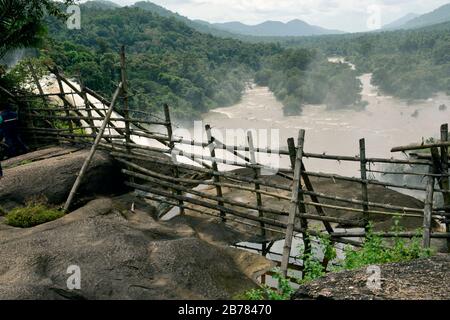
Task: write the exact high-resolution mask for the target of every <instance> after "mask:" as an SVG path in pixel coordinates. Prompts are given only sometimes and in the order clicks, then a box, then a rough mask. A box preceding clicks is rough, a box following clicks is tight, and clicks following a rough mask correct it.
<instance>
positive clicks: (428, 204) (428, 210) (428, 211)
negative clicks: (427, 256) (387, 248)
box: [423, 166, 434, 248]
mask: <svg viewBox="0 0 450 320" xmlns="http://www.w3.org/2000/svg"><path fill="white" fill-rule="evenodd" d="M433 172H434V170H433V167H432V166H430V173H433ZM426 190H427V191H426V199H425V208H424V212H423V247H424V248H430V246H431V217H432V214H433V195H434V177H433V176H428V177H427V188H426Z"/></svg>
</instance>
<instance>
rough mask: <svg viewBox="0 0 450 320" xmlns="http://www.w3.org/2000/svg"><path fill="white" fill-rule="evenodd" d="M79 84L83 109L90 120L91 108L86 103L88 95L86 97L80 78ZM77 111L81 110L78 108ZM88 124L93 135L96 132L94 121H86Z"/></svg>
mask: <svg viewBox="0 0 450 320" xmlns="http://www.w3.org/2000/svg"><path fill="white" fill-rule="evenodd" d="M79 83H80V91H81V97H82V98H83V102H84V108H85V110H86V112H87V115H88V117H89V118H92V117H93V115H92V108H91V107H90V105H89V103H88V101H89V99H88V95H87V92H86V89H85V86H84V83H83V81H82V80H81V78H80V80H79ZM78 111H81V109H80V108H78ZM105 111H106V110H105ZM88 124H89V127H90V129H91V131H92V133H95V132H96V131H95V129H96V128H95V123H94V121H93V120H89V121H88Z"/></svg>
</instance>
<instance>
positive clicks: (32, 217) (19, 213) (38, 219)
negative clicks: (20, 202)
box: [5, 204, 64, 228]
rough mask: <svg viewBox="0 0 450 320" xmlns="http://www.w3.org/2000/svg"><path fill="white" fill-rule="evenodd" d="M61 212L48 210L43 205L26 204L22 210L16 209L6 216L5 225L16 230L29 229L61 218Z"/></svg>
mask: <svg viewBox="0 0 450 320" xmlns="http://www.w3.org/2000/svg"><path fill="white" fill-rule="evenodd" d="M63 215H64V213H62V212H61V211H58V210H56V209H52V208H48V207H47V206H45V205H44V204H28V205H27V206H26V207H24V208H16V209H14V210H12V211H10V212H9V213H8V214H7V215H6V221H5V222H6V224H8V225H10V226H13V227H18V228H31V227H34V226H37V225H39V224H43V223H46V222H50V221H53V220H56V219H59V218H61V217H62V216H63Z"/></svg>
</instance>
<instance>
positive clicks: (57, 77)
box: [53, 67, 75, 138]
mask: <svg viewBox="0 0 450 320" xmlns="http://www.w3.org/2000/svg"><path fill="white" fill-rule="evenodd" d="M53 73H54V74H55V76H56V81H57V82H58V86H59V91H60V93H61V96H60V97H63V98H65V95H66V93H65V91H64V86H63V84H62V81H61V77H60V71H59V70H58V68H57V67H56V68H55V69H54V72H53ZM62 101H63V104H64V109H65V112H66V117H70V112H69V108H68V105H67V100H66V99H62ZM68 125H69V130H70V133H73V123H72V121H71V120H69V121H68ZM73 138H75V137H73Z"/></svg>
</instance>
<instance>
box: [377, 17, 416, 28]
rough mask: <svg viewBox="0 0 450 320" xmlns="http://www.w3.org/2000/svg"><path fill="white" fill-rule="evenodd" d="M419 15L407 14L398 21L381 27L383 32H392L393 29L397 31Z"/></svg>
mask: <svg viewBox="0 0 450 320" xmlns="http://www.w3.org/2000/svg"><path fill="white" fill-rule="evenodd" d="M419 16H420V15H419V14H416V13H408V14H407V15H405V16H403V17H401V18H400V19H397V20H395V21H393V22H391V23H389V24H386V25H384V26H383V28H382V29H383V30H393V29H398V28H400V27H401V26H402V25H404V24H405V23H407V22H409V21H411V20H413V19H415V18H417V17H419Z"/></svg>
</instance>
